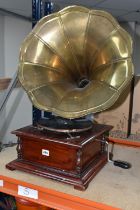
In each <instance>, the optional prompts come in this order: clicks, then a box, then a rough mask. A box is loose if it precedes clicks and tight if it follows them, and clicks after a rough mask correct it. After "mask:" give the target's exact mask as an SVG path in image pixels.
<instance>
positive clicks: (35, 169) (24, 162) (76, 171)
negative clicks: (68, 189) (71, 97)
mask: <svg viewBox="0 0 140 210" xmlns="http://www.w3.org/2000/svg"><path fill="white" fill-rule="evenodd" d="M111 128H112V126H108V125H99V124H95V125H94V126H93V129H92V130H90V131H86V132H84V133H80V134H75V135H74V134H73V136H71V137H69V136H68V135H67V134H60V133H59V134H58V133H54V132H48V131H47V132H43V131H40V130H38V129H37V128H35V127H32V126H27V127H24V128H21V129H18V130H16V131H14V132H13V133H14V134H16V135H17V136H18V146H17V153H18V158H17V159H16V160H14V161H12V162H10V163H9V164H7V165H6V167H7V168H8V169H10V170H15V169H18V170H23V171H26V172H29V173H34V174H37V175H40V176H43V177H46V178H51V179H54V180H57V181H61V182H64V183H68V184H72V185H74V187H75V188H76V189H79V190H85V189H86V188H87V187H88V184H89V182H90V181H91V180H92V179H93V177H94V176H95V175H96V174H97V173H98V171H99V170H100V169H101V168H102V167H103V166H104V165H105V164H106V162H107V152H106V150H105V141H106V140H107V138H108V133H109V131H110V129H111ZM43 150H45V151H48V155H43V154H42V151H43Z"/></svg>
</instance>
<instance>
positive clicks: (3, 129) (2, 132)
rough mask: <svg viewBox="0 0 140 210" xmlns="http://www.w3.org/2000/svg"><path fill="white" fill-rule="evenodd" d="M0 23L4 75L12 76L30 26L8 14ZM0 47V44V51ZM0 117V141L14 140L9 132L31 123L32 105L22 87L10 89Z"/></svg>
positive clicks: (28, 23)
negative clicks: (1, 28) (1, 26)
mask: <svg viewBox="0 0 140 210" xmlns="http://www.w3.org/2000/svg"><path fill="white" fill-rule="evenodd" d="M1 24H2V25H3V26H4V27H3V33H4V37H3V38H2V40H1V42H2V43H3V45H4V46H2V47H3V48H4V55H3V57H4V75H5V77H13V75H14V73H15V72H16V70H17V66H18V58H19V50H20V46H21V43H22V41H23V40H24V38H25V37H26V35H27V34H28V33H29V32H30V31H31V28H32V26H31V23H30V22H27V21H24V20H21V19H17V18H14V17H9V16H5V17H4V20H2V22H1ZM2 47H1V45H0V52H1V49H2ZM0 57H1V56H0ZM1 68H2V67H0V70H1ZM1 94H2V93H1ZM0 97H1V95H0ZM0 100H1V98H0ZM0 119H1V120H0V121H1V126H0V141H1V142H3V143H8V142H15V141H16V140H17V138H16V137H15V136H14V135H12V134H11V131H12V130H15V129H18V128H20V127H23V126H26V125H29V124H31V122H32V105H31V103H30V101H29V99H28V97H27V95H26V93H25V92H24V91H23V89H22V88H15V89H14V90H13V91H12V94H11V96H10V98H9V99H8V102H7V105H6V107H5V110H4V112H3V113H1V116H0Z"/></svg>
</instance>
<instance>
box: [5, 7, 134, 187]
mask: <svg viewBox="0 0 140 210" xmlns="http://www.w3.org/2000/svg"><path fill="white" fill-rule="evenodd" d="M131 54H132V40H131V37H130V35H129V34H128V33H127V32H126V31H125V30H124V29H123V28H122V27H121V26H120V25H119V24H118V22H117V21H116V20H115V19H114V18H113V17H112V16H111V15H110V14H109V13H107V12H104V11H100V10H89V9H87V8H85V7H81V6H70V7H66V8H64V9H63V10H61V11H59V12H58V13H54V14H51V15H48V16H46V17H44V18H42V19H41V20H40V21H39V22H38V23H37V24H36V26H35V27H34V29H33V30H32V31H31V33H30V34H29V35H28V36H27V38H26V39H25V40H24V42H23V44H22V46H21V50H20V58H19V72H18V78H19V81H20V83H21V85H22V86H23V88H24V89H25V91H26V92H27V94H28V96H29V98H30V100H31V102H32V103H33V105H34V106H35V107H37V108H38V109H40V110H43V111H49V112H52V113H53V115H52V117H51V118H49V119H46V118H42V119H40V120H39V121H38V122H36V124H35V125H30V126H26V127H24V128H20V129H18V130H16V131H13V133H14V134H16V135H17V136H18V145H17V153H18V157H17V159H16V160H14V161H12V162H10V163H8V164H7V165H6V167H7V168H8V169H10V170H15V169H18V170H23V171H25V172H29V173H33V174H37V175H40V176H43V177H46V178H51V179H54V180H57V181H61V182H64V183H68V184H72V185H74V187H75V188H76V189H80V190H85V189H86V188H87V186H88V184H89V182H90V181H91V180H92V179H93V177H94V176H95V175H96V174H97V173H98V171H99V170H100V169H101V168H102V167H103V166H104V165H105V164H106V162H107V158H108V157H107V151H106V142H107V140H108V135H109V131H110V130H111V129H112V126H111V125H101V124H97V123H93V121H92V120H91V118H92V114H94V113H97V112H101V111H103V110H105V109H108V108H109V107H111V106H112V105H113V104H114V103H115V102H116V100H117V99H118V97H119V96H120V94H121V93H122V92H123V90H124V89H125V88H126V86H127V84H128V83H129V82H130V80H131V78H132V76H133V64H132V59H131ZM89 116H90V117H89Z"/></svg>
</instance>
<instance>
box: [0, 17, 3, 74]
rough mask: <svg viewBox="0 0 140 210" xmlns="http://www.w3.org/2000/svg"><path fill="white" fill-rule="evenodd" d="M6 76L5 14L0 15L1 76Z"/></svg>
mask: <svg viewBox="0 0 140 210" xmlns="http://www.w3.org/2000/svg"><path fill="white" fill-rule="evenodd" d="M3 76H4V16H3V15H0V77H3Z"/></svg>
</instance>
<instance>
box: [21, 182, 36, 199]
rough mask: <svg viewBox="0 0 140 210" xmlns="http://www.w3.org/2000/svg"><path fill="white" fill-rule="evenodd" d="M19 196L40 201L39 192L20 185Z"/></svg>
mask: <svg viewBox="0 0 140 210" xmlns="http://www.w3.org/2000/svg"><path fill="white" fill-rule="evenodd" d="M18 195H22V196H25V197H28V198H34V199H38V191H37V190H33V189H30V188H28V187H23V186H20V185H18Z"/></svg>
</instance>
